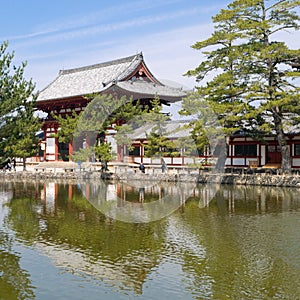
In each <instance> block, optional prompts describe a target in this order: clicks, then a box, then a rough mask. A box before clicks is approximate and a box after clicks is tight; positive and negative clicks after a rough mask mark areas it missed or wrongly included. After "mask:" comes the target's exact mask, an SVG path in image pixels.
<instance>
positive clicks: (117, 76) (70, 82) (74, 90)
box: [37, 53, 143, 101]
mask: <svg viewBox="0 0 300 300" xmlns="http://www.w3.org/2000/svg"><path fill="white" fill-rule="evenodd" d="M142 62H143V55H142V53H139V54H136V55H132V56H128V57H125V58H121V59H116V60H113V61H108V62H104V63H100V64H95V65H91V66H86V67H82V68H75V69H69V70H61V71H60V72H59V75H58V77H57V78H56V79H55V80H54V81H53V82H52V83H50V84H49V85H48V86H47V87H46V88H45V89H43V90H42V91H41V92H40V94H39V96H38V100H37V101H42V100H51V99H59V98H67V97H72V96H78V95H87V94H91V93H97V92H100V91H101V90H102V89H103V88H104V87H105V86H106V85H108V84H109V83H111V82H114V81H122V80H124V79H126V78H127V77H128V76H129V75H130V74H131V73H133V72H134V71H135V70H136V69H137V67H138V66H139V65H140V64H141V63H142Z"/></svg>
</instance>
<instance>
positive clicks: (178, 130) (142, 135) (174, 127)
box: [130, 120, 191, 140]
mask: <svg viewBox="0 0 300 300" xmlns="http://www.w3.org/2000/svg"><path fill="white" fill-rule="evenodd" d="M188 124H189V121H179V120H174V121H167V122H165V123H164V124H163V131H164V134H163V135H164V136H165V137H166V138H169V139H177V138H181V137H187V136H189V135H190V130H191V129H190V128H187V127H186V125H188ZM155 126H157V124H155V123H154V124H146V125H144V126H141V127H139V128H137V129H135V130H134V132H133V133H132V134H130V137H131V138H132V139H134V140H144V139H146V135H147V134H149V133H150V132H151V130H152V129H153V128H154V127H155Z"/></svg>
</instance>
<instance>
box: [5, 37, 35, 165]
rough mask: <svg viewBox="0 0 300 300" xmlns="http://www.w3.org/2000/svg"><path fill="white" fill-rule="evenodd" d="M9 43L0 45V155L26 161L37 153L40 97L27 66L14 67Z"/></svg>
mask: <svg viewBox="0 0 300 300" xmlns="http://www.w3.org/2000/svg"><path fill="white" fill-rule="evenodd" d="M7 48H8V43H6V42H5V43H3V44H2V45H0V152H1V153H2V160H4V159H7V158H12V157H20V158H23V168H24V169H25V168H26V165H25V162H26V158H28V157H31V156H33V155H34V154H36V152H37V143H38V140H37V137H36V132H37V131H38V130H39V128H40V123H39V119H38V117H36V116H34V104H35V101H36V97H37V95H36V94H35V93H34V88H35V85H34V84H33V83H32V81H31V80H29V81H28V80H26V79H25V78H24V71H25V67H26V63H22V64H21V65H20V66H15V65H13V58H14V53H8V52H7Z"/></svg>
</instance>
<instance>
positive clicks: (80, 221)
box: [6, 183, 164, 293]
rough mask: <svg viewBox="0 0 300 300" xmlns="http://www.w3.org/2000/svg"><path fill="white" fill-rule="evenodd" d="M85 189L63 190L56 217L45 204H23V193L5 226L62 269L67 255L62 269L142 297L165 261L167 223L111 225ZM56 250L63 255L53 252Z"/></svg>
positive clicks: (58, 196)
mask: <svg viewBox="0 0 300 300" xmlns="http://www.w3.org/2000/svg"><path fill="white" fill-rule="evenodd" d="M27 184H29V183H27ZM40 188H41V187H40V186H39V187H38V189H39V193H38V194H40V192H41V191H40ZM82 189H83V188H82V187H81V188H80V189H79V188H78V184H70V185H67V186H66V185H65V184H63V185H59V184H58V185H57V192H56V193H55V197H56V198H55V199H54V202H55V206H56V208H55V210H54V212H55V213H53V211H51V210H47V209H43V205H46V203H44V202H42V201H41V200H37V199H34V198H27V197H24V198H21V197H19V194H20V193H19V194H18V197H15V198H14V199H12V201H11V202H10V203H9V207H10V212H9V214H8V216H7V218H6V222H7V224H8V225H9V226H10V227H11V228H12V229H13V230H14V231H15V232H16V235H17V236H18V238H20V239H21V240H22V241H24V242H25V243H30V244H34V245H35V246H36V247H40V248H42V249H43V250H45V253H48V254H49V255H50V256H51V255H53V259H54V260H55V261H56V262H57V263H58V262H59V261H61V256H64V255H65V260H64V262H65V264H62V265H60V267H63V268H67V269H71V270H72V272H78V274H80V273H81V274H83V273H87V274H88V275H91V276H92V277H95V278H98V279H101V280H104V281H109V283H110V284H113V285H115V286H117V287H119V288H125V289H132V290H134V291H135V292H136V293H142V287H143V284H144V282H145V281H146V278H147V276H148V275H149V274H150V273H151V270H152V269H153V268H155V267H156V266H157V265H158V264H159V261H160V259H161V249H162V248H163V245H164V237H163V236H164V225H163V223H159V224H158V223H152V224H128V223H123V222H118V221H114V220H112V219H109V218H107V217H105V216H104V215H103V214H101V213H100V212H99V211H98V210H96V209H95V208H94V207H93V206H92V205H91V204H90V203H89V202H88V201H87V199H86V198H85V197H84V196H83V195H82ZM84 189H85V192H84V194H85V193H87V192H88V193H91V192H92V190H91V189H95V187H91V186H90V187H87V186H85V185H84ZM70 190H71V192H70ZM94 192H96V191H95V190H94ZM15 195H16V194H15ZM70 195H71V197H70ZM52 245H55V249H60V251H59V253H58V252H55V251H54V250H53V249H52V250H51V251H48V250H49V249H50V248H51V246H52ZM56 254H57V255H56ZM78 254H80V258H79V256H78ZM72 257H73V258H74V260H73V261H72ZM82 262H84V264H82ZM72 265H73V266H74V268H72ZM78 267H81V268H82V269H80V270H78ZM88 270H93V272H89V271H88Z"/></svg>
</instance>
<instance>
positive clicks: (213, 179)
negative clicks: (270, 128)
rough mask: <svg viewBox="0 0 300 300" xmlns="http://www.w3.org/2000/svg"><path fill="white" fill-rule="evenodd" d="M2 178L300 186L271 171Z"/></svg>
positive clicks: (7, 176) (297, 179) (295, 177)
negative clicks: (269, 172)
mask: <svg viewBox="0 0 300 300" xmlns="http://www.w3.org/2000/svg"><path fill="white" fill-rule="evenodd" d="M0 178H1V179H2V180H26V179H28V180H39V181H40V180H44V181H48V180H52V179H70V180H93V181H94V180H96V181H97V180H113V181H118V180H120V181H125V182H126V181H127V182H130V181H136V180H142V181H157V182H159V181H168V182H194V183H219V184H236V185H259V186H282V187H300V175H299V174H288V175H275V174H268V173H258V174H255V173H254V174H227V173H225V174H212V173H208V172H207V173H205V172H203V173H200V174H199V173H198V172H181V173H176V174H174V173H168V172H167V173H158V172H157V173H148V174H147V173H146V174H144V173H140V172H126V171H123V172H120V173H102V172H100V171H99V170H89V171H79V170H70V171H68V172H66V171H65V172H53V171H48V170H43V171H27V172H26V171H23V172H22V171H18V172H15V171H6V172H1V173H0Z"/></svg>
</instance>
